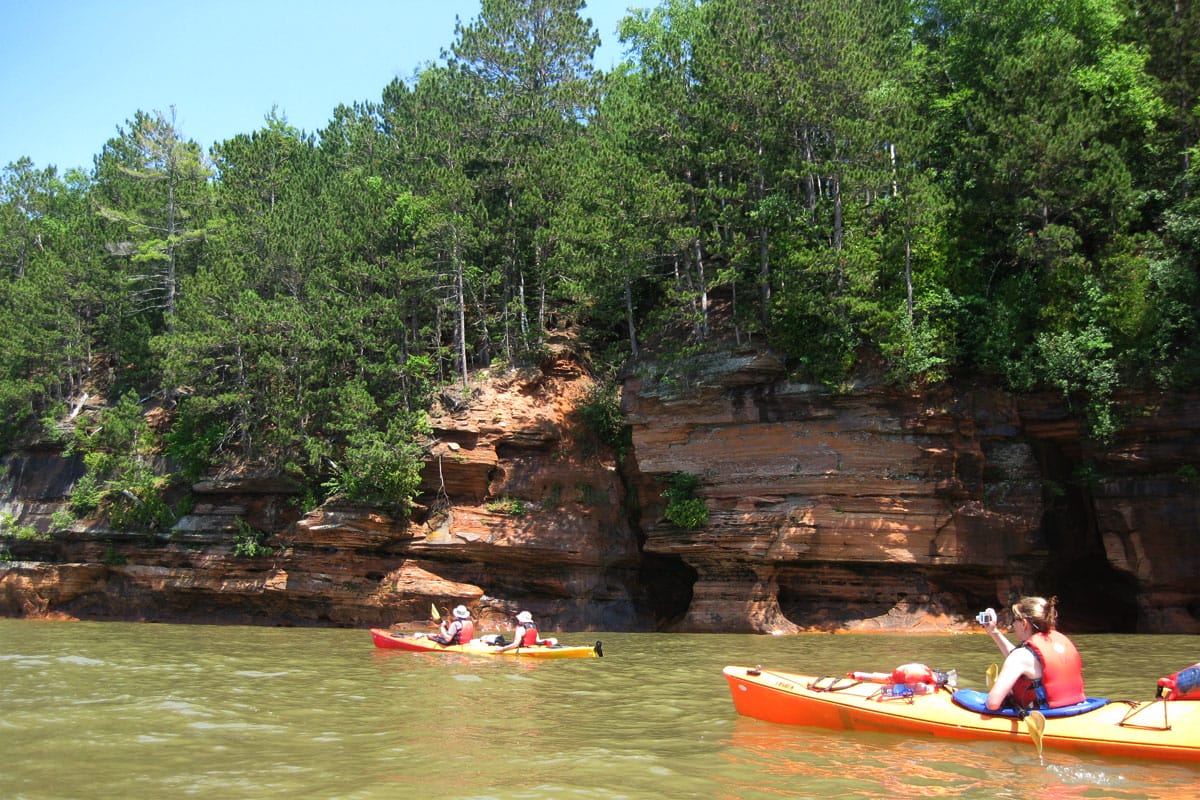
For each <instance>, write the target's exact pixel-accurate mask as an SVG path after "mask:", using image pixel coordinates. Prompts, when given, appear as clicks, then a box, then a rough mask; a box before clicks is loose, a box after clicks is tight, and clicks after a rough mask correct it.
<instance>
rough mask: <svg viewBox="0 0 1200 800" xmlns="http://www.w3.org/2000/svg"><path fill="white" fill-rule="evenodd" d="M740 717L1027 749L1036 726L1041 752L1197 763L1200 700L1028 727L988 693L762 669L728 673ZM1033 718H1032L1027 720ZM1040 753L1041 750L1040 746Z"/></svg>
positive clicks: (1051, 718) (1106, 706)
mask: <svg viewBox="0 0 1200 800" xmlns="http://www.w3.org/2000/svg"><path fill="white" fill-rule="evenodd" d="M724 674H725V680H726V681H727V682H728V683H729V691H730V692H731V693H732V695H733V706H734V708H735V709H736V710H737V712H738V713H739V714H742V715H743V716H747V717H753V718H755V719H761V720H765V721H767V722H776V723H781V724H784V725H805V726H809V727H816V728H830V729H833V730H848V731H870V732H875V733H901V734H909V735H912V734H918V735H924V736H935V737H940V738H944V739H967V740H991V741H1008V742H1018V743H1024V744H1026V745H1027V746H1029V747H1030V749H1031V750H1033V748H1034V746H1035V744H1036V739H1035V736H1037V732H1035V731H1033V730H1031V728H1034V727H1041V728H1042V731H1041V733H1040V739H1041V744H1042V745H1043V746H1045V747H1046V748H1056V749H1059V750H1071V751H1075V752H1080V753H1092V754H1097V755H1104V756H1116V757H1126V758H1147V759H1158V760H1164V761H1200V702H1186V701H1174V702H1172V701H1168V700H1162V699H1155V700H1148V701H1141V702H1132V701H1125V700H1119V701H1118V700H1114V701H1109V700H1106V699H1103V698H1089V699H1088V700H1086V701H1085V702H1083V703H1079V704H1077V706H1070V707H1068V708H1066V709H1046V710H1043V711H1042V712H1040V714H1041V715H1042V717H1043V718H1044V720H1045V724H1044V726H1041V725H1040V720H1039V725H1037V726H1032V725H1030V724H1029V719H1028V718H1027V719H1024V720H1022V719H1019V718H1018V717H1017V716H1016V714H1015V712H1013V711H1011V710H1008V711H1005V712H1002V713H986V709H985V707H984V705H983V703H984V700H985V699H986V694H984V693H983V692H979V691H975V690H972V689H959V690H957V691H952V690H950V689H949V688H947V687H939V688H934V689H932V690H931V691H929V692H928V693H926V694H919V693H915V692H912V693H910V692H905V691H903V690H901V691H897V690H896V687H891V686H881V685H879V684H877V683H869V682H860V681H859V680H856V679H854V678H851V677H828V676H820V677H818V676H814V675H797V674H794V673H790V672H780V671H779V670H768V669H763V668H761V667H736V666H731V667H725V670H724ZM1030 716H1031V717H1032V716H1033V715H1030ZM1039 751H1040V748H1039Z"/></svg>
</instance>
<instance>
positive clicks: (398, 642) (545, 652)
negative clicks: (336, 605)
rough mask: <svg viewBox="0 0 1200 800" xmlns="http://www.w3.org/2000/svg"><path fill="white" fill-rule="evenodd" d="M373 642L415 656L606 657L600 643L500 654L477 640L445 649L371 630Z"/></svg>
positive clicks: (428, 641)
mask: <svg viewBox="0 0 1200 800" xmlns="http://www.w3.org/2000/svg"><path fill="white" fill-rule="evenodd" d="M371 638H372V639H374V640H375V646H376V647H383V648H388V649H391V650H407V651H409V652H412V653H462V654H465V655H469V656H501V657H505V656H510V657H513V658H599V657H600V656H603V655H604V651H603V649H602V648H601V645H600V642H596V643H595V644H589V645H574V646H565V645H553V646H546V645H535V646H533V647H518V648H515V649H513V650H505V651H504V652H501V651H500V648H499V647H497V646H494V645H490V644H486V643H484V642H482V641H480V640H479V639H474V640H472V641H471V642H470V644H452V645H442V644H438V643H437V642H435V641H433V640H432V639H427V638H425V637H417V636H413V635H411V634H404V633H397V632H395V631H388V630H384V629H383V628H371Z"/></svg>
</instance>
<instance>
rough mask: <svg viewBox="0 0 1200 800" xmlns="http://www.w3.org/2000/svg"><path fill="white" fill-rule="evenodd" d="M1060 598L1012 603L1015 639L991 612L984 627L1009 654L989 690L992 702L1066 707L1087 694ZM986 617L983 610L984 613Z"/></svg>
mask: <svg viewBox="0 0 1200 800" xmlns="http://www.w3.org/2000/svg"><path fill="white" fill-rule="evenodd" d="M1056 604H1057V598H1054V597H1052V598H1050V599H1049V600H1047V599H1046V598H1044V597H1022V598H1021V599H1020V600H1019V601H1017V602H1016V603H1014V604H1013V607H1012V613H1013V622H1012V631H1013V634H1014V635H1015V636H1016V637H1017V642H1018V643H1017V644H1015V645H1014V644H1013V643H1012V642H1010V641H1009V640H1008V638H1007V637H1005V635H1004V634H1003V633H1001V632H1000V631H999V629H998V628H997V627H996V617H995V613H994V612H993V613H992V615H991V616H990V617H989V618H987V619H985V620H982V624H983V629H984V630H986V631H987V632H988V635H990V636H991V637H992V641H994V642H995V643H996V646H997V647H999V648H1000V652H1001V653H1003V654H1004V665H1003V666H1002V667H1001V668H1000V674H999V675H997V676H996V681H995V683H993V684H992V688H991V689H990V690H989V691H988V696H987V707H988V708H989V709H990V710H992V711H997V710H999V709H1000V707H1001V706H1003V705H1004V704H1005V703H1006V702H1009V703H1011V704H1012V705H1015V706H1016V707H1017V708H1022V709H1029V708H1061V707H1062V706H1069V705H1073V704H1075V703H1079V702H1082V701H1083V700H1085V699H1086V697H1087V696H1086V694H1084V689H1083V661H1082V659H1080V657H1079V651H1078V650H1077V649H1076V648H1075V645H1074V643H1073V642H1072V641H1071V640H1070V639H1068V638H1067V637H1066V636H1064V635H1063V634H1062V633H1060V632H1059V631H1058V630H1057V627H1056V626H1057V622H1058V609H1057V608H1056ZM980 616H981V617H983V615H980Z"/></svg>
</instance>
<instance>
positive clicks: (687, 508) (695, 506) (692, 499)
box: [662, 472, 708, 530]
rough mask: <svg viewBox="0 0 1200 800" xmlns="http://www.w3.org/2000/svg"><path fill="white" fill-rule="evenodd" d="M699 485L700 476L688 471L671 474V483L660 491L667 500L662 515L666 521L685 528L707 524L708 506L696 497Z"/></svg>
mask: <svg viewBox="0 0 1200 800" xmlns="http://www.w3.org/2000/svg"><path fill="white" fill-rule="evenodd" d="M699 487H700V478H699V477H698V476H696V475H692V474H691V473H689V472H676V473H675V474H673V475H672V476H671V484H670V485H669V486H668V487H667V488H666V490H665V491H663V493H662V497H663V499H664V500H666V501H667V508H666V510H665V511H663V516H664V517H665V518H666V519H667V521H668V522H670V523H671V524H672V525H677V526H679V527H680V528H685V529H687V530H695V529H696V528H702V527H704V526H705V525H707V524H708V506H707V505H706V504H705V502H704V500H703V499H702V498H699V497H696V489H698V488H699Z"/></svg>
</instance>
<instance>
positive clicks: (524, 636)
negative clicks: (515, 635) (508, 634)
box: [518, 622, 538, 647]
mask: <svg viewBox="0 0 1200 800" xmlns="http://www.w3.org/2000/svg"><path fill="white" fill-rule="evenodd" d="M521 627H522V628H524V629H525V630H524V631H522V632H521V636H520V638H519V639H518V641H519V642H520V643H521V647H533V646H534V645H535V644H537V643H538V629H537V626H536V625H534V624H533V623H532V622H522V623H521Z"/></svg>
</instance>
